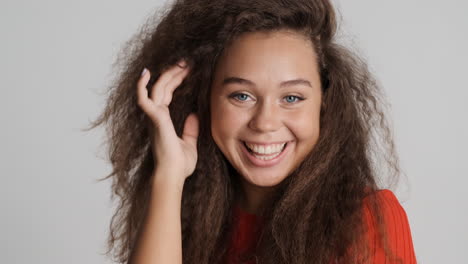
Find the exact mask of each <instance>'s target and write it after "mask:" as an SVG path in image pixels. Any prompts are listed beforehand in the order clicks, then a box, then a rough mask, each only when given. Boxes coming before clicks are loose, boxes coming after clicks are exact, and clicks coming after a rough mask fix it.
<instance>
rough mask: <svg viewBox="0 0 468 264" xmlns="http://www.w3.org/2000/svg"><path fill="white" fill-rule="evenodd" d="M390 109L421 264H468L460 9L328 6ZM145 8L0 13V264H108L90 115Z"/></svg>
mask: <svg viewBox="0 0 468 264" xmlns="http://www.w3.org/2000/svg"><path fill="white" fill-rule="evenodd" d="M335 3H336V4H337V7H338V8H339V9H340V10H341V14H342V16H343V21H342V22H343V25H342V26H343V27H342V29H343V30H344V32H343V33H342V35H343V37H344V39H345V41H347V42H348V43H349V44H350V45H353V46H355V48H357V49H358V50H359V51H360V52H361V54H362V55H363V56H364V57H365V58H367V60H368V62H369V64H370V67H371V69H372V71H373V72H375V74H376V76H377V78H378V79H379V80H380V83H381V84H382V85H383V86H384V87H385V89H386V91H387V94H388V98H389V100H390V102H391V104H392V118H393V122H394V127H395V132H396V143H397V147H398V150H399V153H400V157H401V161H402V166H403V169H404V171H405V173H406V175H407V178H406V180H404V181H403V182H402V186H403V187H402V188H399V189H398V190H397V192H396V193H397V196H398V197H399V199H400V201H401V203H402V205H403V207H404V208H405V210H406V212H407V215H408V218H409V221H410V224H411V229H412V233H413V239H414V246H415V250H416V255H417V258H418V260H419V262H420V263H425V264H426V263H467V261H468V257H467V256H466V251H467V250H468V228H467V227H466V224H467V223H468V212H467V205H466V203H467V202H468V199H467V198H466V196H465V195H466V184H467V183H468V181H467V179H466V177H467V176H468V173H467V171H468V165H467V163H468V160H467V154H466V149H467V148H468V139H467V137H466V136H467V135H468V124H467V118H466V114H467V113H468V106H467V101H468V91H467V88H468V87H467V81H466V75H467V74H466V62H467V59H468V56H467V55H468V52H467V50H466V48H467V47H468V36H467V32H468V30H467V26H468V16H467V14H468V8H467V7H468V4H467V2H466V1H461V0H460V1H457V0H447V1H428V0H425V1H423V0H415V1H404V0H393V1H371V0H365V1H364V0H362V1H344V0H341V1H335ZM159 5H160V3H158V2H157V1H149V0H145V1H138V2H136V1H121V0H119V1H117V0H113V1H109V0H102V1H90V0H81V1H58V0H45V1H32V0H29V1H28V0H23V1H20V0H18V1H12V0H10V1H1V4H0V36H1V49H0V74H1V75H0V76H1V78H0V82H1V91H2V92H1V95H0V107H1V111H0V121H1V129H0V133H1V134H0V143H1V147H0V171H1V177H2V178H1V179H2V180H1V185H0V195H1V210H0V212H1V218H0V219H1V220H0V221H1V225H0V228H1V229H0V233H1V238H0V241H1V245H0V256H1V259H2V261H1V262H2V263H9V264H14V263H47V264H51V263H57V264H58V263H80V264H81V263H110V262H109V261H108V260H106V258H105V257H104V256H102V255H100V254H99V253H100V252H103V251H104V245H105V240H106V236H107V232H108V225H109V222H110V217H111V214H112V212H113V210H114V208H113V206H114V205H113V204H112V203H111V201H110V192H109V190H110V189H109V188H110V182H101V183H96V182H95V180H96V179H97V178H100V177H102V176H104V175H106V174H107V173H108V172H109V171H110V167H109V165H108V164H107V163H106V162H105V161H104V160H103V157H105V153H104V151H102V148H100V144H101V142H102V136H103V131H102V129H101V130H95V131H93V132H90V133H83V132H80V128H82V127H84V126H85V125H86V124H87V123H88V121H89V120H91V119H93V118H94V117H95V116H96V115H97V114H98V113H99V112H100V110H101V109H102V107H103V103H104V99H105V98H104V96H102V95H100V94H99V92H102V91H103V89H104V87H106V85H108V84H109V82H110V77H111V76H112V72H111V64H112V62H113V61H114V59H115V56H116V54H117V51H118V50H119V48H120V47H121V45H122V44H123V43H124V42H125V40H127V39H128V38H129V37H130V36H131V35H132V34H133V33H134V32H136V30H137V29H138V27H139V26H140V25H141V23H143V22H144V21H145V18H146V17H147V16H148V15H149V14H151V13H152V12H153V11H154V10H155V9H156V8H157V6H159Z"/></svg>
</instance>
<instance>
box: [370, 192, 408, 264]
mask: <svg viewBox="0 0 468 264" xmlns="http://www.w3.org/2000/svg"><path fill="white" fill-rule="evenodd" d="M375 195H376V198H377V201H378V203H379V205H380V206H381V209H382V212H383V217H384V221H385V230H386V232H387V236H388V238H387V239H388V247H389V249H390V251H391V252H392V253H393V254H394V255H395V256H396V259H391V258H390V257H389V256H386V255H385V251H384V248H383V244H382V242H381V241H380V239H378V232H377V226H376V224H375V217H374V216H373V215H372V213H371V212H372V210H371V207H370V205H369V203H368V200H367V198H366V199H365V200H364V207H363V209H364V212H363V213H364V220H365V222H364V223H365V224H366V225H367V228H368V232H367V234H366V235H367V238H368V241H369V242H370V245H369V246H370V249H371V251H370V253H371V256H370V257H371V260H372V261H370V263H382V264H393V263H404V264H414V263H416V257H415V253H414V248H413V240H412V237H411V230H410V226H409V222H408V218H407V215H406V212H405V210H404V209H403V207H402V206H401V204H400V203H399V201H398V199H397V198H396V197H395V195H394V194H393V192H392V191H390V190H388V189H383V190H379V191H377V192H376V193H375ZM398 258H400V259H401V261H402V262H398V261H397V259H398Z"/></svg>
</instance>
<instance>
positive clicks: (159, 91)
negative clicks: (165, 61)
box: [137, 61, 190, 120]
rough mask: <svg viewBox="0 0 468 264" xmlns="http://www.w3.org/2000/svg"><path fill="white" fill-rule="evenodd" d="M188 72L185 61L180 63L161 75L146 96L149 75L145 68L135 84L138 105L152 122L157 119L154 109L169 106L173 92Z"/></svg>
mask: <svg viewBox="0 0 468 264" xmlns="http://www.w3.org/2000/svg"><path fill="white" fill-rule="evenodd" d="M183 67H185V68H183ZM189 70H190V69H189V67H187V65H186V62H185V61H180V62H179V63H178V64H176V65H174V66H172V67H171V68H169V70H167V71H165V72H163V74H161V76H160V77H159V79H158V80H157V81H156V83H155V84H154V85H153V87H152V88H151V95H150V96H148V89H147V85H148V82H149V80H150V78H151V74H150V72H149V71H148V70H146V68H145V70H144V71H143V73H142V75H141V77H140V79H139V80H138V83H137V97H138V105H139V106H140V107H141V108H142V109H143V110H144V111H145V113H147V114H148V116H149V117H150V118H151V119H152V120H156V118H157V116H156V114H155V108H156V107H157V106H160V105H163V106H166V107H168V106H169V104H170V103H171V101H172V94H173V92H174V90H175V89H176V88H177V87H178V86H179V85H180V84H181V83H182V81H183V80H184V78H185V77H186V76H187V73H188V72H189Z"/></svg>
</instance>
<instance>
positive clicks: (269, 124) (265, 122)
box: [249, 102, 281, 132]
mask: <svg viewBox="0 0 468 264" xmlns="http://www.w3.org/2000/svg"><path fill="white" fill-rule="evenodd" d="M278 107H279V106H278V105H276V104H275V103H274V102H262V103H260V104H259V105H258V106H257V107H256V108H255V110H254V111H253V112H252V116H251V119H250V122H249V127H250V128H251V129H253V130H255V131H258V132H271V131H276V130H278V129H279V128H280V127H281V116H280V113H279V109H278Z"/></svg>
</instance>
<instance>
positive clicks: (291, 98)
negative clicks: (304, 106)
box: [285, 95, 304, 103]
mask: <svg viewBox="0 0 468 264" xmlns="http://www.w3.org/2000/svg"><path fill="white" fill-rule="evenodd" d="M285 98H286V102H288V103H296V102H298V101H302V100H304V98H301V97H299V96H295V95H288V96H286V97H285Z"/></svg>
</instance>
